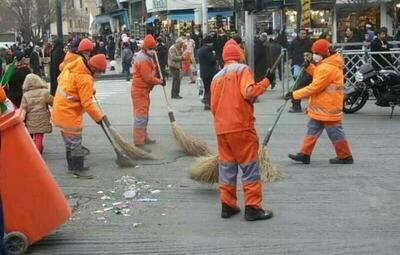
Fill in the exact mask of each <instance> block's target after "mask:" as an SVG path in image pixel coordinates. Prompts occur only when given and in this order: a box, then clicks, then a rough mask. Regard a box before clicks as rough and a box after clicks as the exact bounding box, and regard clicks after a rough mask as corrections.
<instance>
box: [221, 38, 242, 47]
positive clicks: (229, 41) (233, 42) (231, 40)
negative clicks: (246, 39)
mask: <svg viewBox="0 0 400 255" xmlns="http://www.w3.org/2000/svg"><path fill="white" fill-rule="evenodd" d="M231 44H233V45H236V46H239V44H237V42H236V41H235V40H233V39H229V40H228V41H227V42H226V43H225V45H224V48H225V47H226V46H228V45H231Z"/></svg>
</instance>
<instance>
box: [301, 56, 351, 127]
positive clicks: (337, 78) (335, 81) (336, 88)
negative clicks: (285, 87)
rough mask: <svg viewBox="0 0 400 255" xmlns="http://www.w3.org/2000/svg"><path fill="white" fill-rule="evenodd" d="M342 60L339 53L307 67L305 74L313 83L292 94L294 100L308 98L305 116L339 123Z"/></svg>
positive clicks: (340, 115)
mask: <svg viewBox="0 0 400 255" xmlns="http://www.w3.org/2000/svg"><path fill="white" fill-rule="evenodd" d="M343 66H344V62H343V58H342V57H341V56H340V54H339V53H336V54H333V55H331V56H330V57H327V58H326V59H324V60H322V61H321V62H320V63H318V64H317V65H316V66H312V65H311V66H309V68H307V72H308V73H310V74H311V75H312V76H313V81H312V82H311V84H310V85H308V86H307V87H305V88H303V89H300V90H297V91H295V92H293V98H294V99H301V98H304V97H310V99H309V103H308V107H307V114H308V116H309V117H310V118H312V119H315V120H320V121H340V120H341V119H342V116H343V93H344V85H343V83H344V82H343V81H344V77H343Z"/></svg>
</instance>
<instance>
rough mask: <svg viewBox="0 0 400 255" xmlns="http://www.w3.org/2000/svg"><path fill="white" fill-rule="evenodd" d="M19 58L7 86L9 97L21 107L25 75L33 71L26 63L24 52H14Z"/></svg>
mask: <svg viewBox="0 0 400 255" xmlns="http://www.w3.org/2000/svg"><path fill="white" fill-rule="evenodd" d="M14 57H15V58H16V60H17V65H16V67H15V69H14V72H13V74H12V75H11V78H10V81H9V82H8V86H7V97H8V98H9V99H10V100H11V102H12V103H13V104H14V105H15V106H16V107H18V108H19V107H20V105H21V100H22V94H23V93H22V85H23V84H24V80H25V77H26V76H27V75H28V74H30V73H31V70H30V69H29V67H28V66H27V65H26V64H25V63H24V61H25V59H24V54H23V53H22V52H20V51H17V52H15V53H14Z"/></svg>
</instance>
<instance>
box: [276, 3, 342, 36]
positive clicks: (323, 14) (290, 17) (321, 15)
mask: <svg viewBox="0 0 400 255" xmlns="http://www.w3.org/2000/svg"><path fill="white" fill-rule="evenodd" d="M334 2H335V1H333V0H315V1H313V0H311V5H310V19H309V21H308V22H307V23H306V24H307V25H305V26H304V25H303V26H302V28H305V29H307V30H308V32H309V34H310V36H311V38H312V39H314V40H315V39H318V38H321V37H323V38H327V39H332V35H333V33H334V31H333V30H334V26H333V24H334V22H333V20H334V11H333V7H334ZM284 3H285V7H284V9H283V13H284V15H283V17H284V20H283V24H285V26H286V33H287V34H288V39H289V40H291V39H293V38H294V37H295V36H296V35H297V30H298V29H297V25H296V24H297V15H298V12H297V8H296V1H295V0H286V1H285V2H284Z"/></svg>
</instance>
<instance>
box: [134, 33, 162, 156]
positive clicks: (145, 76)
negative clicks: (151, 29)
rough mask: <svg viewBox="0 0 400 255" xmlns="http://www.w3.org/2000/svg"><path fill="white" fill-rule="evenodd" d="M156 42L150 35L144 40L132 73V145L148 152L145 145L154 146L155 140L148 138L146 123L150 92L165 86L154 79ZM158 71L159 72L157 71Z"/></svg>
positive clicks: (159, 80)
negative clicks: (154, 88) (159, 86)
mask: <svg viewBox="0 0 400 255" xmlns="http://www.w3.org/2000/svg"><path fill="white" fill-rule="evenodd" d="M155 48H156V41H155V40H154V37H153V36H152V35H150V34H149V35H146V37H145V38H144V43H143V49H142V50H141V51H140V52H139V53H138V54H137V56H136V57H135V60H134V71H133V80H132V88H131V96H132V104H133V113H134V116H135V120H134V127H133V142H134V144H135V145H136V146H137V147H139V148H141V149H143V150H145V151H148V152H150V150H149V149H147V148H146V147H145V144H154V143H156V140H152V139H150V138H149V136H148V133H147V123H148V122H149V108H150V91H151V90H152V89H153V87H154V86H155V85H162V86H165V80H161V79H159V78H157V77H156V71H157V69H156V66H157V64H156V63H154V61H153V58H154V56H155V54H156V51H155ZM158 71H160V70H158Z"/></svg>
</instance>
